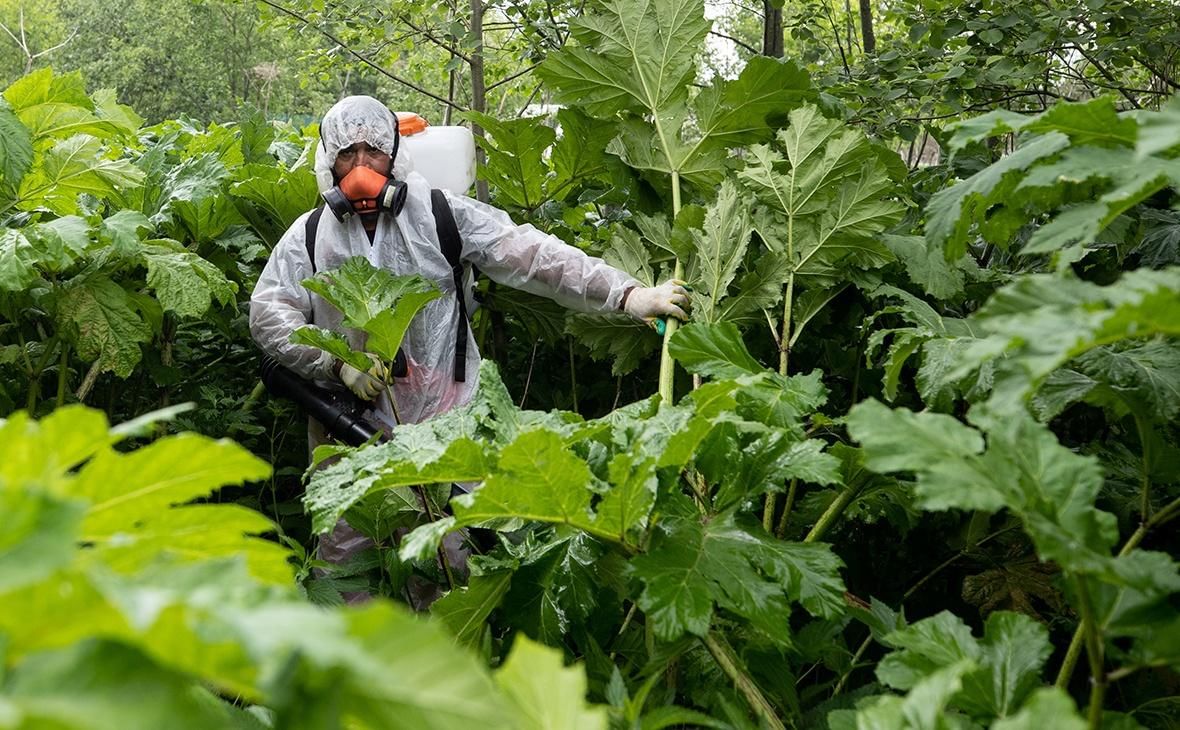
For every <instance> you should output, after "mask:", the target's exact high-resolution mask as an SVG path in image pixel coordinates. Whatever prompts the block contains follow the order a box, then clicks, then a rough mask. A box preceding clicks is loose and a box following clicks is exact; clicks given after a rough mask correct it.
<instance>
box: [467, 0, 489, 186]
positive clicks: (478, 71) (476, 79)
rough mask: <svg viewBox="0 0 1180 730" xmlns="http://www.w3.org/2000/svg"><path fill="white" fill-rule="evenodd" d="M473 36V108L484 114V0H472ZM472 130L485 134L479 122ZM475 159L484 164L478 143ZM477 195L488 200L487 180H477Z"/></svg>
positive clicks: (485, 109)
mask: <svg viewBox="0 0 1180 730" xmlns="http://www.w3.org/2000/svg"><path fill="white" fill-rule="evenodd" d="M471 37H472V38H474V39H475V47H474V48H472V49H471V108H472V110H474V111H477V112H479V113H481V114H483V113H485V112H487V110H488V100H487V90H486V87H485V84H484V69H483V0H471ZM471 132H472V133H473V134H475V135H476V136H477V137H482V136H483V128H482V127H480V126H479V125H478V124H473V125H471ZM475 159H476V163H477V164H478V165H483V163H484V156H483V149H482V148H480V147H479V146H478V145H476V148H475ZM475 197H476V198H477V199H479V200H481V201H483V202H485V203H486V202H488V183H487V181H486V180H482V179H481V180H476V181H475Z"/></svg>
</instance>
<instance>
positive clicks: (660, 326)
mask: <svg viewBox="0 0 1180 730" xmlns="http://www.w3.org/2000/svg"><path fill="white" fill-rule="evenodd" d="M651 326H652V327H655V328H656V334H657V335H659V336H660V337H663V336H664V333H665V332H667V331H668V324H667V323H666V322H664V320H662V319H656V320H653V321H652V323H651Z"/></svg>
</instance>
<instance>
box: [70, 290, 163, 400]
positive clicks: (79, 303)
mask: <svg viewBox="0 0 1180 730" xmlns="http://www.w3.org/2000/svg"><path fill="white" fill-rule="evenodd" d="M55 304H56V311H55V312H54V316H55V319H56V320H57V322H58V326H59V327H61V328H62V329H63V330H65V331H66V332H67V333H68V335H69V337H70V339H72V340H73V342H74V346H75V348H77V351H78V354H79V355H81V356H82V357H84V358H86V359H87V360H90V361H97V362H98V367H99V370H100V371H110V372H113V373H114V374H115V375H118V376H119V377H121V378H126V377H127V376H128V375H130V374H131V371H132V370H133V369H134V368H135V366H136V365H137V364H138V363H139V360H140V357H141V352H140V349H139V346H140V344H142V343H146V342H149V341H151V336H152V333H151V329H150V328H149V327H148V326H147V323H145V322H144V321H143V319H141V318H140V316H139V315H138V314H137V313H136V312H135V310H133V309H132V307H131V299H130V297H129V296H128V295H127V292H126V291H125V290H124V289H123V287H121V286H119V285H118V284H116V283H115V282H114V281H112V280H111V279H109V278H107V277H106V276H101V275H100V276H90V277H79V278H76V279H74V280H72V281H71V282H69V283H68V284H66V285H65V286H63V287H61V289H59V290H58V291H57V293H56V297H55Z"/></svg>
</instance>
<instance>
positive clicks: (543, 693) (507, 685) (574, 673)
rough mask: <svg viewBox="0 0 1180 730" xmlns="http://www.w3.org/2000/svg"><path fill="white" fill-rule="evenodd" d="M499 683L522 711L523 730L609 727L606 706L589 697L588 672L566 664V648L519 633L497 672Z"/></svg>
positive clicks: (581, 729) (579, 729)
mask: <svg viewBox="0 0 1180 730" xmlns="http://www.w3.org/2000/svg"><path fill="white" fill-rule="evenodd" d="M495 680H496V684H497V685H498V686H499V687H500V688H501V689H502V690H503V691H504V693H505V694H506V695H507V697H508V699H509V701H510V702H511V703H512V704H513V706H514V707H515V708H516V711H517V712H518V713H519V718H518V722H519V723H520V724H519V725H517V727H519V728H522V730H558V728H562V729H568V730H606V728H607V714H606V708H605V707H594V706H592V705H590V704H589V703H588V702H587V701H586V692H587V686H586V675H585V672H584V671H583V670H582V669H581V668H580V667H566V666H564V660H563V655H562V652H561V651H559V650H557V649H550V648H548V647H545V646H542V645H541V644H537V643H535V642H533V641H532V640H530V639H529V638H528V637H526V636H524V635H523V634H519V635H517V637H516V639H515V640H514V641H513V644H512V651H511V652H510V653H509V654H508V658H507V659H506V660H505V661H504V665H503V666H502V667H501V668H500V670H499V671H497V672H496V674H495Z"/></svg>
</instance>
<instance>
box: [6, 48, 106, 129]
mask: <svg viewBox="0 0 1180 730" xmlns="http://www.w3.org/2000/svg"><path fill="white" fill-rule="evenodd" d="M4 98H5V99H7V101H8V103H9V104H11V105H12V109H13V111H15V112H16V114H17V116H18V117H20V120H21V122H22V123H23V124H24V126H25V127H27V128H28V130H29V132H30V133H31V134H32V137H33V139H34V141H36V142H40V141H42V140H47V139H65V138H67V137H71V136H73V135H76V134H89V135H94V136H97V137H116V136H122V135H124V134H127V131H128V130H126V128H125V127H123V126H122V125H120V124H118V123H116V122H115V121H113V120H111V119H104V118H102V117H100V116H98V115H96V114H95V113H94V102H93V101H91V99H90V98H89V97H88V96H86V87H85V84H84V83H83V81H82V74H81V73H79V72H77V71H74V72H73V73H68V74H64V75H60V76H59V75H55V74H54V73H53V70H52V69H50V68H49V67H45V68H42V69H39V70H37V71H34V72H33V73H31V74H28V75H27V76H24V77H22V78H20V79H17V80H16V81H15V82H14V83H13V84H12V86H9V87H8V89H6V90H5V92H4Z"/></svg>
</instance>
